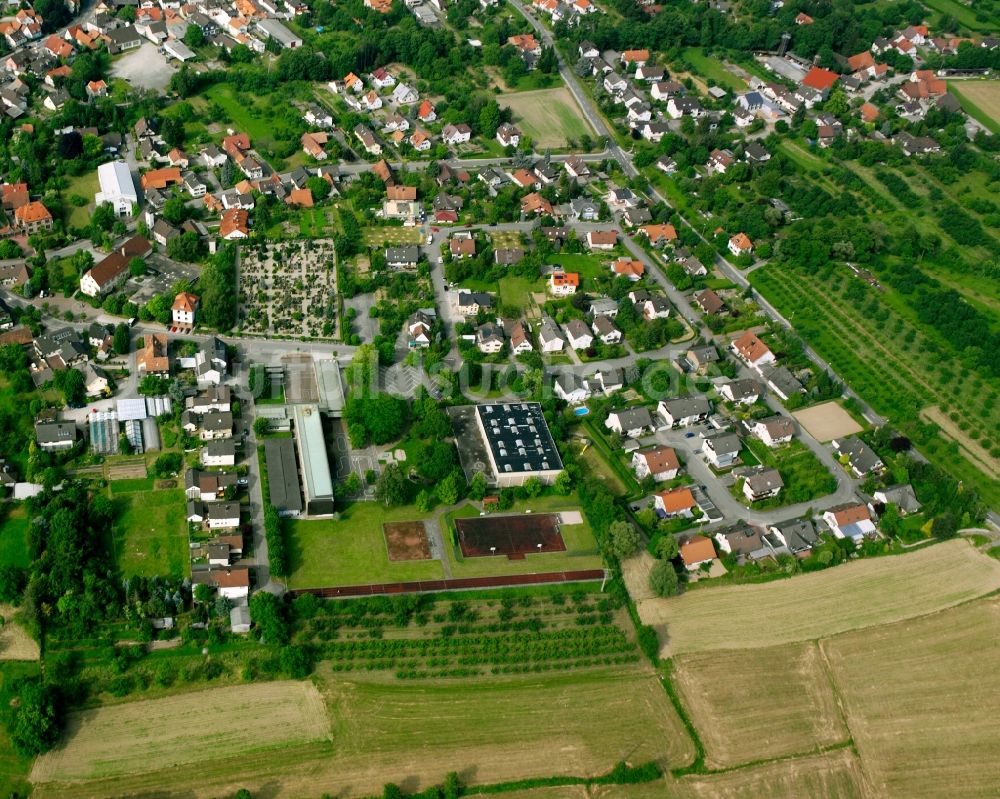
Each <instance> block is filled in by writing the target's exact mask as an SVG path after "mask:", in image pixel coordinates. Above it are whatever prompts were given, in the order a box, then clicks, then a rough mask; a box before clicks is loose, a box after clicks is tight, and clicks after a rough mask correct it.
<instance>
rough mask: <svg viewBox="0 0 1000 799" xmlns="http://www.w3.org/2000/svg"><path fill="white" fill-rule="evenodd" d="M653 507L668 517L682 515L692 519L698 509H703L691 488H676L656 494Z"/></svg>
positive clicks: (664, 516)
mask: <svg viewBox="0 0 1000 799" xmlns="http://www.w3.org/2000/svg"><path fill="white" fill-rule="evenodd" d="M653 508H654V509H655V510H656V511H657V512H658V513H659V514H660V516H662V517H663V518H666V519H672V518H676V517H682V518H686V519H690V518H692V517H693V516H694V512H695V511H696V510H699V511H700V510H701V508H699V506H698V503H697V502H696V501H695V498H694V494H693V493H691V489H690V488H674V489H671V490H670V491H661V492H659V493H658V494H656V495H655V499H654V500H653Z"/></svg>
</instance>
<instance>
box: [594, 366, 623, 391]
mask: <svg viewBox="0 0 1000 799" xmlns="http://www.w3.org/2000/svg"><path fill="white" fill-rule="evenodd" d="M593 381H594V383H596V384H597V385H598V386H600V388H601V392H602V393H603V394H605V395H611V394H614V393H615V392H616V391H621V390H622V389H623V388H625V378H624V375H623V373H622V370H621V369H600V370H598V371H596V372H594V376H593Z"/></svg>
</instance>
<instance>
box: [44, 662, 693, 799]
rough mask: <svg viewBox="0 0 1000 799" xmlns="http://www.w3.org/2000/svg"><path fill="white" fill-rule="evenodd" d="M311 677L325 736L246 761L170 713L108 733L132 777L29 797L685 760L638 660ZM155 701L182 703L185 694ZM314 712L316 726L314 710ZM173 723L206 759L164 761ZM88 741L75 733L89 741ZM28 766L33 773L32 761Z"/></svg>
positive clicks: (278, 786) (228, 790) (297, 788)
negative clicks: (189, 763)
mask: <svg viewBox="0 0 1000 799" xmlns="http://www.w3.org/2000/svg"><path fill="white" fill-rule="evenodd" d="M315 680H316V683H317V684H318V685H319V688H320V692H321V694H322V696H323V699H324V700H325V703H326V707H327V711H326V713H327V714H328V715H329V718H330V723H331V739H330V740H329V741H322V742H318V743H311V744H309V743H305V744H303V743H292V742H291V741H289V743H288V744H287V745H285V746H284V747H281V748H272V749H268V750H261V751H256V752H253V753H252V756H249V757H248V756H247V755H246V753H247V750H246V749H241V748H240V747H239V746H235V747H234V746H232V745H230V746H228V747H227V746H226V745H225V742H224V741H222V742H221V743H220V742H218V739H214V738H212V739H210V738H211V732H212V731H213V730H214V729H215V728H216V725H213V724H212V723H211V722H210V721H208V720H206V722H205V723H204V724H201V725H200V727H199V719H200V715H199V714H198V712H197V711H192V712H190V713H189V715H188V716H187V717H184V716H182V715H180V714H178V715H177V716H175V717H173V719H172V720H170V721H165V720H162V719H161V720H160V721H159V724H158V730H157V734H156V735H148V736H147V737H146V739H145V740H144V741H142V742H140V743H139V744H131V743H127V742H126V741H122V738H127V737H128V732H125V733H119V732H110V731H109V733H108V734H109V735H114V736H115V739H116V740H117V741H122V743H121V744H120V749H119V750H118V753H117V754H118V757H119V758H121V760H122V761H123V765H122V766H121V768H122V769H133V770H134V771H135V772H136V773H134V774H131V775H126V774H123V775H122V776H119V777H117V778H109V779H103V780H94V781H90V782H77V783H66V782H64V783H52V782H49V783H43V784H36V788H35V792H34V797H36V799H48V797H53V799H55V797H58V798H59V799H74V798H75V797H93V796H104V797H109V796H139V795H159V796H162V795H164V794H165V793H167V792H165V791H164V790H163V786H165V785H169V786H170V795H177V796H184V797H185V799H192V798H197V799H201V797H205V799H208V798H209V797H220V796H229V795H232V794H233V793H234V792H235V791H236V789H238V788H239V787H241V786H265V785H266V786H267V796H268V797H269V798H270V799H300V798H301V797H305V796H320V795H322V794H324V793H329V794H332V795H334V796H340V797H351V796H371V795H373V794H378V793H381V790H382V786H383V785H384V784H385V783H386V782H395V783H397V784H400V785H402V786H403V787H404V788H405V789H406V790H407V791H411V790H412V791H417V790H422V789H423V788H425V787H428V786H430V785H433V784H436V783H440V782H441V781H442V780H443V779H444V777H445V775H446V774H447V773H448V772H450V771H457V772H458V773H459V775H460V776H461V778H462V779H463V780H464V781H465V782H466V783H470V784H488V783H495V782H503V781H508V780H519V779H524V778H531V777H547V776H553V775H591V774H595V775H596V774H603V773H605V772H607V771H609V770H610V769H611V768H612V767H613V766H614V765H615V763H616V762H618V761H619V760H622V759H628V760H629V761H631V762H636V763H643V762H647V761H649V760H657V761H659V762H661V763H662V764H663V766H664V767H665V768H676V767H682V766H685V765H687V764H689V763H691V762H692V760H693V759H694V745H693V742H692V741H691V739H690V737H689V736H688V734H687V732H686V730H685V729H684V726H683V723H682V722H681V720H680V718H679V717H678V716H677V713H676V711H675V710H674V708H673V706H672V705H671V704H670V701H669V699H668V697H667V694H666V692H665V691H664V690H663V688H662V686H661V685H660V684H659V682H658V680H657V678H656V676H655V674H654V673H653V671H652V669H651V668H650V667H648V666H645V665H639V664H636V665H631V666H617V667H614V668H610V667H609V668H600V669H593V670H587V671H578V672H563V673H554V674H545V675H525V676H520V675H519V676H516V677H502V678H490V679H488V680H486V679H478V680H472V679H469V680H463V679H454V680H442V681H434V682H423V681H420V682H418V681H399V680H396V679H394V678H391V677H387V676H383V675H380V676H372V677H370V678H369V677H367V676H365V677H363V678H360V679H358V678H352V679H344V678H343V677H341V676H339V675H337V674H334V673H333V672H332V671H331V670H330V668H329V666H328V665H324V664H321V665H320V666H319V668H318V672H317V674H316V677H315ZM305 685H307V686H308V688H309V689H310V690H315V689H312V686H311V685H310V684H308V683H307V684H305ZM252 687H253V686H246V687H243V686H240V687H238V688H236V689H234V690H236V691H238V692H244V691H248V690H251V689H252ZM217 690H223V689H217ZM210 693H211V692H204V695H209V694H210ZM194 696H198V695H194ZM163 701H166V702H172V703H178V702H184V701H186V697H185V696H184V695H179V696H177V697H174V698H173V699H170V700H163ZM138 704H149V703H138ZM135 706H136V705H122V706H116V707H113V708H107V711H114V710H119V711H120V710H125V709H129V708H132V707H135ZM241 708H242V709H241V715H240V720H239V724H238V728H239V729H240V730H245V731H247V733H246V734H247V735H249V736H253V735H254V734H257V733H259V732H262V731H266V730H267V729H268V727H269V726H270V720H269V718H268V715H269V711H265V712H264V713H261V712H259V711H257V710H256V709H248V708H246V707H245V706H242V705H241ZM280 712H281V711H280V710H279V711H278V713H280ZM323 719H324V723H325V719H326V714H323ZM175 729H176V730H177V737H178V743H177V747H179V751H181V752H183V751H185V750H187V749H188V748H190V746H191V745H190V744H189V743H188V742H187V738H188V737H190V736H191V735H192V731H194V730H199V729H202V730H205V732H206V734H205V735H204V736H202V735H200V734H199V735H197V736H195V738H196V739H197V743H196V746H197V747H198V748H199V749H200V751H202V752H204V753H205V757H206V758H211V759H206V760H202V761H201V762H199V763H198V764H197V767H196V768H190V769H177V768H170V764H171V763H177V762H181V761H180V760H178V758H177V756H176V755H175V754H173V752H175V751H178V749H177V747H175V746H174V743H173V735H172V731H173V730H175ZM92 737H93V736H92V735H91V734H89V733H88V734H87V735H86V738H87V739H88V740H89V739H90V738H92ZM168 739H169V740H168ZM241 740H242V739H241ZM70 743H71V745H72V740H71V742H70ZM96 746H97V744H96V743H90V744H89V747H90V748H93V747H96ZM107 748H109V749H110V748H111V747H110V746H109V747H107ZM103 750H104V747H102V751H103ZM61 751H62V750H59V751H57V752H56V753H53V755H46V756H45V757H44V758H42V759H41V760H40V761H39V762H40V763H44V762H45V761H46V760H48V759H49V758H51V757H55V756H58V755H59V753H60V752H61ZM150 753H152V754H150ZM150 757H151V758H152V759H148V758H150ZM56 765H58V764H56ZM47 768H49V769H50V770H51V767H47ZM153 769H158V770H156V771H154V770H153ZM140 770H145V773H138V772H139V771H140ZM36 771H41V769H40V767H39V766H36ZM67 771H68V770H67ZM86 771H87V768H86V766H85V765H83V764H79V765H77V766H76V767H75V773H77V774H79V773H82V772H86ZM49 779H51V777H49ZM548 799H562V796H560V795H559V794H556V795H554V796H552V797H550V798H548Z"/></svg>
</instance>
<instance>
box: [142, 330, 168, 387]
mask: <svg viewBox="0 0 1000 799" xmlns="http://www.w3.org/2000/svg"><path fill="white" fill-rule="evenodd" d="M167 349H168V341H167V337H166V335H165V334H163V333H147V334H146V337H145V342H144V344H143V347H142V349H141V350H140V351H139V353H138V354H137V356H136V367H137V368H138V370H139V373H140V374H143V375H157V376H159V377H169V376H170V358H169V357H168V355H167Z"/></svg>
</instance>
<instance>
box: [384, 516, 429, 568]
mask: <svg viewBox="0 0 1000 799" xmlns="http://www.w3.org/2000/svg"><path fill="white" fill-rule="evenodd" d="M382 532H383V533H384V535H385V545H386V549H387V550H388V551H389V560H428V559H429V558H430V556H431V545H430V542H429V541H428V540H427V529H426V528H425V526H424V523H423V522H386V523H385V524H383V525H382Z"/></svg>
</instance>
